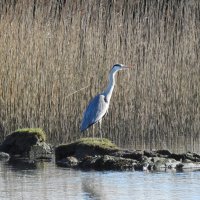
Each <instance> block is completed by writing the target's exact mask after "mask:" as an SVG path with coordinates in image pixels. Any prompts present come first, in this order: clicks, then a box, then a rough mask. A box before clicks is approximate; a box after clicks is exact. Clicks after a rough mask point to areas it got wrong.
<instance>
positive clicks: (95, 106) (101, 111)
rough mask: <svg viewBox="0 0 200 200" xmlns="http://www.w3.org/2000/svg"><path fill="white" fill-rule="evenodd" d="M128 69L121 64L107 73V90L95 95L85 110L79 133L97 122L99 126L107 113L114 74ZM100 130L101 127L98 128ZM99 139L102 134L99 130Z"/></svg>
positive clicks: (113, 83) (113, 84)
mask: <svg viewBox="0 0 200 200" xmlns="http://www.w3.org/2000/svg"><path fill="white" fill-rule="evenodd" d="M128 68H129V67H127V66H125V65H122V64H115V65H114V66H113V67H112V69H111V70H110V73H109V83H108V86H107V88H106V89H105V90H104V91H103V92H102V93H100V94H98V95H96V96H95V97H94V98H93V99H92V100H91V101H90V102H89V104H88V106H87V108H86V109H85V112H84V114H83V119H82V122H81V132H83V131H85V130H86V129H88V128H89V127H90V126H92V125H94V124H96V123H97V122H100V126H101V120H102V118H103V116H104V115H105V114H106V113H107V112H108V108H109V104H110V99H111V96H112V92H113V89H114V86H115V75H116V72H118V71H120V70H123V69H128ZM100 129H101V127H100ZM100 134H101V138H102V133H101V130H100Z"/></svg>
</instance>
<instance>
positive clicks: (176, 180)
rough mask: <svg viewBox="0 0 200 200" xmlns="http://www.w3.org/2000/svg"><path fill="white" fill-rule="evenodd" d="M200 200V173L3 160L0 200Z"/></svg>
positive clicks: (0, 174)
mask: <svg viewBox="0 0 200 200" xmlns="http://www.w3.org/2000/svg"><path fill="white" fill-rule="evenodd" d="M7 199H9V200H18V199H19V200H26V199H29V200H36V199H37V200H38V199H41V200H43V199H44V200H47V199H48V200H49V199H50V200H51V199H52V200H57V199H58V200H63V199H75V200H76V199H77V200H82V199H83V200H86V199H103V200H108V199H109V200H112V199H113V200H115V199H119V200H120V199H122V200H127V199H137V200H143V199H145V200H153V199H156V200H157V199H159V200H162V199H163V200H164V199H170V200H179V199H182V200H187V199H190V200H199V199H200V171H189V172H172V171H167V172H153V173H152V172H97V171H89V172H86V171H79V170H72V169H66V168H61V167H57V166H56V165H55V164H54V163H53V162H41V163H37V164H25V163H21V162H20V163H19V162H11V163H9V162H2V161H0V200H7Z"/></svg>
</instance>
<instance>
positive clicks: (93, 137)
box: [92, 126, 94, 139]
mask: <svg viewBox="0 0 200 200" xmlns="http://www.w3.org/2000/svg"><path fill="white" fill-rule="evenodd" d="M92 137H93V139H94V126H92Z"/></svg>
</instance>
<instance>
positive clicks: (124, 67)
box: [122, 65, 133, 69]
mask: <svg viewBox="0 0 200 200" xmlns="http://www.w3.org/2000/svg"><path fill="white" fill-rule="evenodd" d="M132 68H133V67H132V66H126V65H123V67H122V69H132Z"/></svg>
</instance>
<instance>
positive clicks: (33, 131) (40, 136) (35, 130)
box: [14, 128, 46, 142]
mask: <svg viewBox="0 0 200 200" xmlns="http://www.w3.org/2000/svg"><path fill="white" fill-rule="evenodd" d="M14 133H27V134H28V133H31V134H34V135H36V136H37V137H38V139H39V140H40V141H42V142H44V141H46V133H45V132H44V130H42V129H41V128H22V129H17V130H16V131H14Z"/></svg>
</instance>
